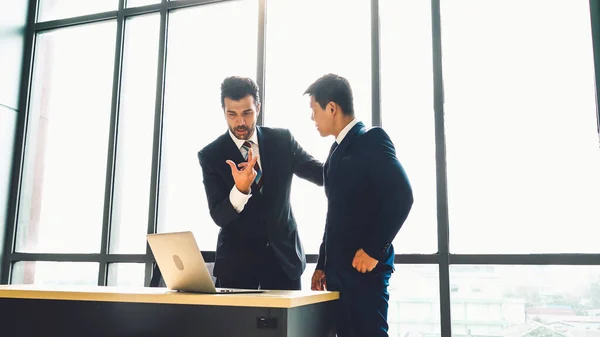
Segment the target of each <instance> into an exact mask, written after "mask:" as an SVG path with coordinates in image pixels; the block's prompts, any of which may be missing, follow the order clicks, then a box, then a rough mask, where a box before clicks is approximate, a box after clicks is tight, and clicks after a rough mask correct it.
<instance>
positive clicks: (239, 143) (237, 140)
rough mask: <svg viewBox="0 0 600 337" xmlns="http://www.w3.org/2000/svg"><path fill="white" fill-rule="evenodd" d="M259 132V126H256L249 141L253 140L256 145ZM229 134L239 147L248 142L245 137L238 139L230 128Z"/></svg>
mask: <svg viewBox="0 0 600 337" xmlns="http://www.w3.org/2000/svg"><path fill="white" fill-rule="evenodd" d="M257 133H258V128H257V127H254V133H253V134H252V136H251V137H250V139H248V140H249V141H251V142H253V143H254V144H256V145H258V136H257V135H256V134H257ZM229 136H230V137H231V140H233V142H234V143H235V145H236V146H237V148H238V149H241V148H242V145H244V142H246V140H244V139H237V137H236V136H235V135H234V134H233V133H231V130H229Z"/></svg>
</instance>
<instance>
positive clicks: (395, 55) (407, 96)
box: [379, 0, 437, 253]
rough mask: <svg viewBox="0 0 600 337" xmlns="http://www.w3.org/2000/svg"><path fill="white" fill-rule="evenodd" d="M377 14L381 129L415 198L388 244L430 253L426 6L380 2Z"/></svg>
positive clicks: (432, 208)
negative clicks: (408, 212) (401, 225)
mask: <svg viewBox="0 0 600 337" xmlns="http://www.w3.org/2000/svg"><path fill="white" fill-rule="evenodd" d="M379 11H380V24H381V27H380V31H381V38H380V43H381V115H382V125H383V128H384V129H385V130H386V132H387V133H388V134H389V135H390V137H391V138H392V141H393V142H394V146H395V147H396V155H397V156H398V159H399V160H400V163H401V164H402V166H404V169H405V170H406V174H407V175H408V178H409V180H410V183H411V185H412V188H413V195H414V198H415V202H414V204H413V206H412V209H411V211H410V215H409V217H408V219H407V220H406V222H405V223H404V225H403V227H402V229H401V230H400V232H399V233H398V235H397V236H396V240H395V241H394V246H395V251H396V253H434V252H436V251H437V240H436V238H437V200H436V180H435V179H436V178H435V177H436V171H435V129H434V127H435V124H434V118H433V117H434V115H433V74H432V66H431V65H432V59H431V54H432V53H431V3H430V2H428V1H406V0H403V1H398V0H382V1H380V2H379ZM408 51H410V52H408Z"/></svg>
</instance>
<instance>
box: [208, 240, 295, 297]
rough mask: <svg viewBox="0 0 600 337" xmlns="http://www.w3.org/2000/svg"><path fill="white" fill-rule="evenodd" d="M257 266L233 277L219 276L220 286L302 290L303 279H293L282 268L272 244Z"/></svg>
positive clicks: (266, 249) (261, 256)
mask: <svg viewBox="0 0 600 337" xmlns="http://www.w3.org/2000/svg"><path fill="white" fill-rule="evenodd" d="M259 256H260V259H259V260H258V263H257V264H256V268H254V269H252V270H251V271H250V273H237V274H235V276H233V277H217V280H216V282H215V284H216V286H217V287H220V288H238V289H269V290H300V288H301V280H300V278H298V279H291V278H290V277H289V276H287V275H286V274H285V272H284V271H283V269H282V268H281V265H280V262H279V260H278V259H277V256H275V253H274V252H273V249H272V248H271V247H270V246H267V247H265V248H264V251H263V252H261V254H260V255H259Z"/></svg>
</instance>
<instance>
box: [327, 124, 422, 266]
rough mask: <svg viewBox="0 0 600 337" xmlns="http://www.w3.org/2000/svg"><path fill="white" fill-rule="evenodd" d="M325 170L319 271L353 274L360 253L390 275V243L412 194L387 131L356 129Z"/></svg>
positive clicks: (353, 129)
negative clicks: (324, 196)
mask: <svg viewBox="0 0 600 337" xmlns="http://www.w3.org/2000/svg"><path fill="white" fill-rule="evenodd" d="M334 145H335V144H334ZM332 149H333V147H332ZM324 171H325V172H324V174H325V193H326V194H327V199H328V209H327V221H326V224H325V233H324V235H323V243H322V244H321V248H320V251H319V260H318V263H317V269H320V270H325V271H327V270H345V269H352V259H353V258H354V255H355V254H356V251H357V250H359V249H361V248H362V249H364V250H365V252H366V253H367V254H369V256H371V257H372V258H375V259H377V260H378V261H379V263H378V265H377V267H376V270H385V269H391V270H393V269H394V247H393V245H392V241H393V240H394V238H395V236H396V234H397V233H398V231H399V230H400V227H401V226H402V224H403V223H404V221H405V220H406V217H407V216H408V213H409V212H410V209H411V207H412V203H413V194H412V189H411V186H410V183H409V181H408V178H407V176H406V173H405V171H404V169H403V167H402V165H401V164H400V162H399V161H398V159H397V157H396V151H395V148H394V145H393V143H392V141H391V140H390V138H389V137H388V135H387V134H386V132H385V131H384V130H383V129H381V128H379V127H374V128H371V129H367V128H366V127H365V125H364V124H363V123H361V122H359V123H357V124H355V125H354V127H352V129H350V131H349V132H348V134H347V135H346V136H345V137H344V139H343V140H342V142H341V143H340V144H339V145H338V146H337V147H336V148H335V149H333V152H331V153H330V156H329V158H328V160H327V162H326V163H325V167H324ZM376 270H374V271H376Z"/></svg>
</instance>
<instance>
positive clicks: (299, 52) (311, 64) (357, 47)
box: [263, 0, 371, 253]
mask: <svg viewBox="0 0 600 337" xmlns="http://www.w3.org/2000/svg"><path fill="white" fill-rule="evenodd" d="M315 10H316V11H317V12H318V13H319V15H321V16H322V20H320V21H319V24H314V22H312V21H311V20H307V18H311V17H314V16H315V13H317V12H315ZM267 13H268V21H269V24H267V32H266V33H267V40H266V59H267V62H266V75H265V83H266V88H265V95H266V97H265V104H264V105H263V114H264V122H265V125H266V126H270V127H283V128H287V129H290V130H291V132H292V134H293V135H294V137H295V138H296V140H297V141H298V143H299V144H300V145H301V146H302V147H303V148H304V149H305V150H306V151H307V152H308V153H310V154H311V155H313V156H314V157H315V158H317V159H319V160H321V161H325V159H326V158H327V154H328V153H329V148H330V146H331V144H332V143H333V142H334V141H335V140H334V139H333V138H332V137H329V138H321V137H320V136H319V133H318V132H317V130H316V129H315V126H314V122H313V121H311V119H310V115H311V110H310V106H309V98H308V96H304V95H303V93H304V91H305V90H306V89H307V88H308V86H309V85H310V84H311V83H313V82H314V81H315V80H316V79H317V78H319V77H320V76H322V75H325V74H326V73H337V74H338V75H341V76H344V77H345V78H347V79H348V81H349V82H350V85H351V86H352V90H353V94H354V110H355V113H356V115H357V118H358V119H360V120H361V121H362V122H364V123H365V124H366V125H367V126H368V125H370V124H371V33H370V29H371V28H370V27H371V26H370V2H369V1H352V2H349V1H345V0H306V1H294V2H291V1H267ZM328 15H333V16H334V17H335V18H344V19H343V20H338V19H331V20H329V19H326V18H327V16H328ZM340 53H343V55H344V56H343V57H342V56H340V55H341V54H340ZM291 203H292V208H293V211H294V217H295V218H296V221H297V223H298V232H299V233H300V237H301V239H302V243H303V244H304V248H305V250H306V252H307V253H317V252H318V251H319V245H320V244H321V239H322V238H323V230H324V227H325V213H326V209H327V201H326V198H325V192H324V190H323V188H322V187H318V186H315V185H313V184H312V183H310V182H307V181H305V180H302V179H299V178H297V177H294V180H293V186H292V192H291Z"/></svg>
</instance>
